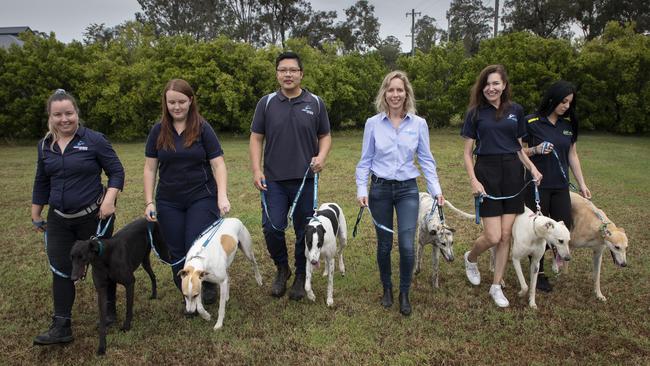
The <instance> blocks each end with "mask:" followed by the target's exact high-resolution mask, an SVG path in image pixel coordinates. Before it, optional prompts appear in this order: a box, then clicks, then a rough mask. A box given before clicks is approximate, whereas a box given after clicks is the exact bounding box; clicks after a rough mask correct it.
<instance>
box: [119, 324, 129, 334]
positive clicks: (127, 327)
mask: <svg viewBox="0 0 650 366" xmlns="http://www.w3.org/2000/svg"><path fill="white" fill-rule="evenodd" d="M120 330H121V331H122V332H128V331H129V330H131V325H130V324H129V325H123V326H122V327H121V328H120Z"/></svg>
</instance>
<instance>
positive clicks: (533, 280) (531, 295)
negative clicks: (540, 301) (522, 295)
mask: <svg viewBox="0 0 650 366" xmlns="http://www.w3.org/2000/svg"><path fill="white" fill-rule="evenodd" d="M542 256H544V252H542V255H541V256H537V255H533V259H532V261H531V262H530V290H529V291H528V306H530V307H531V308H533V309H537V304H536V303H535V296H536V293H537V276H538V275H539V261H540V259H542Z"/></svg>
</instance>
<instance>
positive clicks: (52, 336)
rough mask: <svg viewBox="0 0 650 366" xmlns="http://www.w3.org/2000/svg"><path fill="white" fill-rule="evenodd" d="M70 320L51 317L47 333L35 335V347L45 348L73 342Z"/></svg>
mask: <svg viewBox="0 0 650 366" xmlns="http://www.w3.org/2000/svg"><path fill="white" fill-rule="evenodd" d="M70 323H71V322H70V319H65V318H58V317H52V325H50V329H48V330H47V331H45V332H43V333H41V334H39V335H37V336H36V337H35V338H34V345H35V346H45V345H49V344H59V343H70V342H72V341H73V340H74V338H73V337H72V327H71V326H70Z"/></svg>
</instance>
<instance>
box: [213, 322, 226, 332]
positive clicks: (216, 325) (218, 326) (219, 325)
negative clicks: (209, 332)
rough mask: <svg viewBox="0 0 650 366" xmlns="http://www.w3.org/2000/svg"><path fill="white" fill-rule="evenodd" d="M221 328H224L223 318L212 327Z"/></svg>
mask: <svg viewBox="0 0 650 366" xmlns="http://www.w3.org/2000/svg"><path fill="white" fill-rule="evenodd" d="M221 328H223V320H222V321H220V322H217V324H215V325H214V328H212V329H214V330H219V329H221Z"/></svg>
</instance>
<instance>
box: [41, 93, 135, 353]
mask: <svg viewBox="0 0 650 366" xmlns="http://www.w3.org/2000/svg"><path fill="white" fill-rule="evenodd" d="M47 114H48V120H47V125H48V132H47V134H46V135H45V137H44V138H43V139H42V140H41V141H39V142H38V160H37V163H36V177H35V178H34V189H33V192H32V224H33V225H34V229H35V230H36V231H38V232H43V233H46V234H45V243H46V246H47V257H48V260H49V262H50V269H51V270H52V298H53V300H54V315H53V317H52V325H51V326H50V329H49V330H47V331H45V332H44V333H42V334H40V335H38V336H37V337H36V338H34V344H36V345H46V344H55V343H68V342H71V341H72V340H73V338H72V328H71V326H70V322H71V317H72V304H73V303H74V299H75V287H74V283H73V282H72V281H71V280H70V271H71V270H72V262H71V261H70V250H71V249H72V246H73V245H74V243H75V241H77V240H87V239H88V238H90V237H91V236H92V235H96V234H98V232H97V230H98V225H99V224H103V225H104V226H101V225H99V228H101V231H102V232H103V237H110V236H111V235H112V233H113V222H114V220H113V219H112V218H111V217H112V215H113V214H114V213H115V199H116V198H117V193H118V191H120V190H122V188H123V186H124V168H123V167H122V163H120V160H119V159H118V157H117V155H116V154H115V151H114V150H113V147H111V144H110V143H109V142H108V140H107V139H106V137H104V135H102V134H101V133H98V132H95V131H93V130H91V129H89V128H85V127H82V126H81V125H80V123H79V108H78V107H77V102H76V101H75V99H74V97H73V96H72V95H70V94H68V93H67V92H66V91H65V90H63V89H58V90H57V91H55V92H54V94H52V95H51V96H50V98H49V99H48V100H47ZM102 171H104V172H105V173H106V175H107V176H108V189H107V190H106V193H105V194H104V187H103V186H102V177H101V174H102ZM45 205H49V206H50V207H49V209H48V213H47V219H48V223H47V225H46V223H45V220H43V216H42V212H43V207H44V206H45ZM46 229H47V232H46ZM107 295H108V296H107V308H108V321H109V322H114V321H115V283H112V286H109V288H108V293H107Z"/></svg>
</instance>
